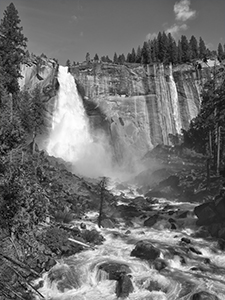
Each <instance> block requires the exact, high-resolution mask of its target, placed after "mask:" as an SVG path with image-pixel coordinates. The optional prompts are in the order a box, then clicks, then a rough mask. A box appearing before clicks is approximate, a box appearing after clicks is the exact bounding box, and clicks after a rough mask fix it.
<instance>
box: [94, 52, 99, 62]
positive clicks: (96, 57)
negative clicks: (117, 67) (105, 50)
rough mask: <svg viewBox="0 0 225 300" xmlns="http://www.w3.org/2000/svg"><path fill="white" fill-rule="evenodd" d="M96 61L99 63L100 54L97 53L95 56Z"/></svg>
mask: <svg viewBox="0 0 225 300" xmlns="http://www.w3.org/2000/svg"><path fill="white" fill-rule="evenodd" d="M94 61H99V57H98V54H97V53H96V54H95V56H94Z"/></svg>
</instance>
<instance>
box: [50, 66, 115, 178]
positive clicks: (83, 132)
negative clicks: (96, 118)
mask: <svg viewBox="0 0 225 300" xmlns="http://www.w3.org/2000/svg"><path fill="white" fill-rule="evenodd" d="M58 81H59V85H60V88H59V91H58V95H57V99H56V102H55V108H54V112H53V117H52V128H51V132H50V136H49V142H48V146H47V152H48V154H49V155H52V156H55V157H58V158H62V159H63V160H64V161H66V162H69V163H71V164H72V165H73V167H74V171H76V172H78V173H80V174H81V175H85V176H91V177H96V176H104V175H105V173H106V170H109V169H110V167H111V155H110V153H111V152H110V151H109V145H108V142H107V140H106V138H105V136H103V135H102V134H100V133H96V134H95V136H94V137H92V135H91V133H90V128H89V122H88V117H87V116H86V113H85V109H84V106H83V102H82V99H81V97H80V96H79V94H78V91H77V87H76V83H75V81H74V77H73V76H72V75H71V74H70V73H69V72H68V68H67V67H63V66H60V67H59V72H58Z"/></svg>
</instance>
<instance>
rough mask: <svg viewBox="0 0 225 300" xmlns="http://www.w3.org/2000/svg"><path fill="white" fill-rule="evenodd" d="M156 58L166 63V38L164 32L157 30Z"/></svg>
mask: <svg viewBox="0 0 225 300" xmlns="http://www.w3.org/2000/svg"><path fill="white" fill-rule="evenodd" d="M157 43H158V60H159V61H160V62H161V63H168V38H167V35H166V34H165V32H163V33H161V32H159V34H158V36H157Z"/></svg>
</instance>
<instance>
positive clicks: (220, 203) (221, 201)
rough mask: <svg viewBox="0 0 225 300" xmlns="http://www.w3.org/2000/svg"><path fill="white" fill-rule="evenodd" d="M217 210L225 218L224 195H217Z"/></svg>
mask: <svg viewBox="0 0 225 300" xmlns="http://www.w3.org/2000/svg"><path fill="white" fill-rule="evenodd" d="M214 202H215V210H216V212H217V214H218V215H219V216H220V217H221V218H222V219H225V197H224V196H217V197H215V201H214Z"/></svg>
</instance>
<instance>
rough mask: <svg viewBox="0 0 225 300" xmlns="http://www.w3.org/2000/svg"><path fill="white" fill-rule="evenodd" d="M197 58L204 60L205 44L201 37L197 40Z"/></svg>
mask: <svg viewBox="0 0 225 300" xmlns="http://www.w3.org/2000/svg"><path fill="white" fill-rule="evenodd" d="M199 58H200V59H204V58H206V46H205V42H204V41H203V39H202V38H201V37H200V38H199Z"/></svg>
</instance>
